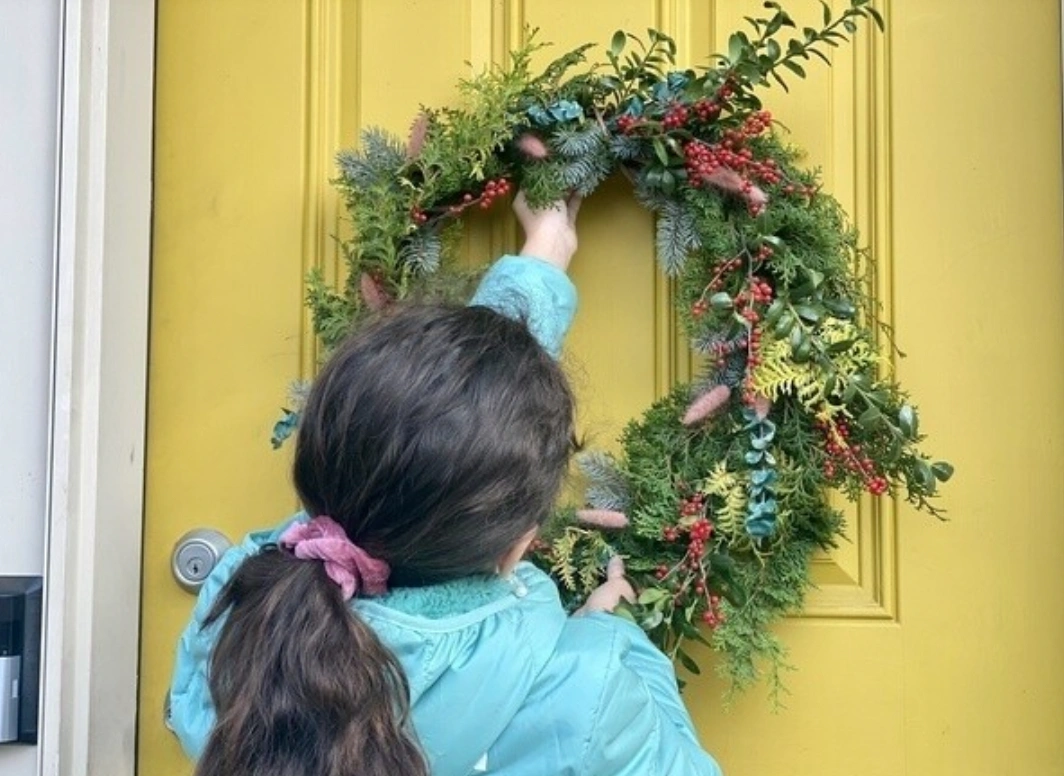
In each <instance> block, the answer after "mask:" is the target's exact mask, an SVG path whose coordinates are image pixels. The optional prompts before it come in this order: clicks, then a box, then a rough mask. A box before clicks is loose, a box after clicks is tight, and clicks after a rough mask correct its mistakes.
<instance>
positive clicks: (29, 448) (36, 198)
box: [0, 0, 60, 776]
mask: <svg viewBox="0 0 1064 776" xmlns="http://www.w3.org/2000/svg"><path fill="white" fill-rule="evenodd" d="M59 18H60V0H33V2H26V1H25V0H0V115H2V116H3V120H2V121H0V439H2V440H3V444H2V445H0V537H3V540H2V541H0V575H3V576H7V575H38V574H42V573H43V569H44V562H45V553H44V547H45V514H46V508H47V502H46V496H47V492H46V488H47V470H48V438H49V429H48V426H49V404H50V369H51V346H52V287H53V257H54V234H55V196H56V194H55V192H56V136H57V130H56V127H57V123H56V121H57V116H56V112H57V106H58V104H59V80H58V65H59V33H60V23H59ZM0 773H3V774H4V776H31V774H35V773H37V749H36V747H26V746H14V747H0Z"/></svg>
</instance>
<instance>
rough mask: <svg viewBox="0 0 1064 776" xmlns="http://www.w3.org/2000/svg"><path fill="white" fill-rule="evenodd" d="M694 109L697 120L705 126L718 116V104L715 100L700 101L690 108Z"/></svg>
mask: <svg viewBox="0 0 1064 776" xmlns="http://www.w3.org/2000/svg"><path fill="white" fill-rule="evenodd" d="M691 107H692V108H694V111H695V116H697V117H698V120H699V121H701V122H704V123H706V124H708V123H710V122H711V121H714V120H715V119H716V118H717V116H719V115H720V104H719V103H717V102H716V101H715V100H706V99H702V100H699V101H698V102H696V103H695V104H694V105H692V106H691Z"/></svg>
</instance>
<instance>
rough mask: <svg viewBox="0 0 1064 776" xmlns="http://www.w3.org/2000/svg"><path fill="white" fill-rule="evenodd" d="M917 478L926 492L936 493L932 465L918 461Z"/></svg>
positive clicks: (921, 460)
mask: <svg viewBox="0 0 1064 776" xmlns="http://www.w3.org/2000/svg"><path fill="white" fill-rule="evenodd" d="M916 476H917V478H918V479H919V481H920V485H921V486H922V487H923V489H924V490H926V491H927V492H928V493H934V492H935V472H934V471H933V470H932V469H931V464H929V463H928V462H927V461H925V460H923V459H920V460H918V461H917V462H916Z"/></svg>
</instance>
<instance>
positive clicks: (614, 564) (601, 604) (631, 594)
mask: <svg viewBox="0 0 1064 776" xmlns="http://www.w3.org/2000/svg"><path fill="white" fill-rule="evenodd" d="M621 601H627V602H628V603H634V602H635V590H633V589H632V585H631V583H629V582H628V580H627V579H625V577H624V561H623V560H621V557H620V556H619V555H614V556H613V557H612V558H610V562H609V563H608V564H606V581H605V582H603V583H602V584H601V585H599V586H598V587H597V588H595V589H594V591H592V593H591V595H589V596H588V597H587V601H585V602H584V605H583V606H581V607H580V608H579V609H577V610H576V612H575V614H578V615H580V614H588V613H590V612H612V611H613V610H614V609H616V608H617V607H618V606H619V605H620V603H621Z"/></svg>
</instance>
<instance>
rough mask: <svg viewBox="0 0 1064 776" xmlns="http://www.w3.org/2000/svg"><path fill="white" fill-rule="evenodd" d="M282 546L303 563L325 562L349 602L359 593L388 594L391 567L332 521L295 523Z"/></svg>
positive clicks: (286, 532)
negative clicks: (355, 541) (310, 561)
mask: <svg viewBox="0 0 1064 776" xmlns="http://www.w3.org/2000/svg"><path fill="white" fill-rule="evenodd" d="M280 544H281V546H282V547H284V548H285V549H288V550H292V554H293V555H295V556H296V557H297V558H299V559H300V560H320V561H323V562H324V563H325V573H326V574H328V575H329V579H331V580H332V581H333V582H335V583H336V584H337V585H339V586H340V589H341V590H342V591H343V594H344V600H345V601H348V600H350V599H351V598H352V597H353V596H354V595H355V593H358V592H362V593H364V594H366V595H381V594H383V593H386V592H387V591H388V575H389V574H390V573H391V568H390V567H389V566H388V564H387V563H385V562H384V561H383V560H379V559H377V558H374V557H373V556H372V555H370V554H369V553H368V552H366V551H365V550H363V549H362V548H361V547H359V546H358V545H356V544H354V543H353V542H352V541H351V540H350V539H348V538H347V533H346V532H345V531H344V529H343V527H342V526H341V525H340V524H339V523H337V522H336V521H335V520H333V519H332V518H331V517H326V516H325V515H321V516H319V517H315V518H314V519H313V520H311V521H310V522H309V523H293V524H292V525H291V526H289V527H288V530H286V531H285V532H284V533H283V534H281V539H280Z"/></svg>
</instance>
